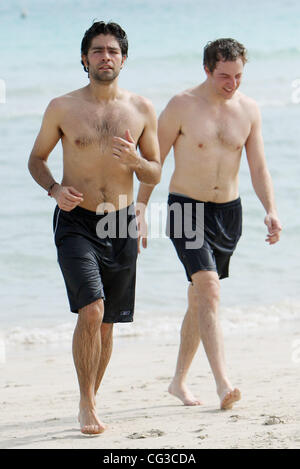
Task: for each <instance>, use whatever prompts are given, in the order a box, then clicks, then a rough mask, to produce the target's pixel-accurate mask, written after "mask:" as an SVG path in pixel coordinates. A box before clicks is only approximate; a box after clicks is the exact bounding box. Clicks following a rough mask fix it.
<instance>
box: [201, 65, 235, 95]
mask: <svg viewBox="0 0 300 469" xmlns="http://www.w3.org/2000/svg"><path fill="white" fill-rule="evenodd" d="M205 70H206V73H207V77H208V79H209V80H210V82H211V84H212V86H213V87H214V89H215V91H216V93H217V94H218V95H219V96H222V97H223V98H224V99H230V98H232V97H233V95H234V93H235V92H236V90H237V89H238V87H239V86H240V83H241V80H242V75H243V70H244V64H243V62H242V60H241V59H237V60H235V61H233V62H232V61H227V62H224V61H222V60H219V62H217V65H216V68H215V69H214V71H213V72H212V73H211V72H209V70H208V69H207V67H205Z"/></svg>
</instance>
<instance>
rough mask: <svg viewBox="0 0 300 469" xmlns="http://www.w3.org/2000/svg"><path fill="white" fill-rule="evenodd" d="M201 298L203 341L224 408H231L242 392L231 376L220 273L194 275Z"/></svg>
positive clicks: (199, 302)
mask: <svg viewBox="0 0 300 469" xmlns="http://www.w3.org/2000/svg"><path fill="white" fill-rule="evenodd" d="M192 281H193V286H194V288H195V291H196V294H197V296H198V305H199V323H200V330H201V339H202V342H203V346H204V349H205V352H206V355H207V358H208V361H209V364H210V367H211V369H212V372H213V375H214V378H215V381H216V385H217V393H218V395H219V398H220V402H221V408H222V409H229V408H231V407H232V404H233V403H234V402H235V401H238V400H239V399H240V397H241V396H240V391H239V390H238V389H234V388H233V387H232V385H231V383H230V381H229V379H228V377H227V373H226V365H225V352H224V341H223V334H222V330H221V325H220V321H219V314H218V308H219V300H220V281H219V278H218V275H217V273H216V272H209V271H200V272H197V273H195V274H194V275H193V276H192Z"/></svg>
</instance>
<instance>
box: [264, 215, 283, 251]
mask: <svg viewBox="0 0 300 469" xmlns="http://www.w3.org/2000/svg"><path fill="white" fill-rule="evenodd" d="M265 225H267V227H268V235H267V237H266V242H267V243H269V244H275V243H277V242H278V241H279V239H280V232H281V230H282V227H281V223H280V221H279V219H278V217H277V215H273V214H268V215H267V216H266V217H265Z"/></svg>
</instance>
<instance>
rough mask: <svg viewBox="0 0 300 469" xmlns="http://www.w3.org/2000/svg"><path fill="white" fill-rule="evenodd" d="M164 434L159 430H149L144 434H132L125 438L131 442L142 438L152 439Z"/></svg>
mask: <svg viewBox="0 0 300 469" xmlns="http://www.w3.org/2000/svg"><path fill="white" fill-rule="evenodd" d="M164 434H165V432H163V431H161V430H150V431H148V432H144V433H132V434H131V435H128V436H127V438H130V439H131V440H140V439H143V438H153V437H158V436H163V435H164Z"/></svg>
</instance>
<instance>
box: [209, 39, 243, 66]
mask: <svg viewBox="0 0 300 469" xmlns="http://www.w3.org/2000/svg"><path fill="white" fill-rule="evenodd" d="M237 59H241V60H242V62H243V64H245V63H246V62H247V50H246V48H245V47H244V46H243V44H241V43H240V42H238V41H236V40H235V39H231V38H225V39H224V38H222V39H217V40H215V41H210V42H208V43H207V44H206V46H205V47H204V55H203V65H204V66H206V67H207V68H208V70H209V71H210V72H211V73H212V72H213V71H214V69H215V68H216V65H217V62H219V61H220V60H223V61H224V62H227V61H232V62H234V61H235V60H237Z"/></svg>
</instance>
